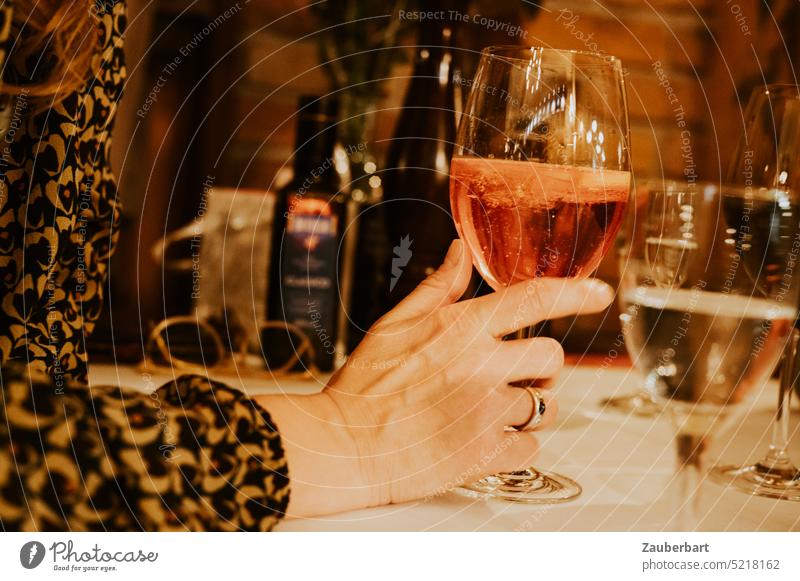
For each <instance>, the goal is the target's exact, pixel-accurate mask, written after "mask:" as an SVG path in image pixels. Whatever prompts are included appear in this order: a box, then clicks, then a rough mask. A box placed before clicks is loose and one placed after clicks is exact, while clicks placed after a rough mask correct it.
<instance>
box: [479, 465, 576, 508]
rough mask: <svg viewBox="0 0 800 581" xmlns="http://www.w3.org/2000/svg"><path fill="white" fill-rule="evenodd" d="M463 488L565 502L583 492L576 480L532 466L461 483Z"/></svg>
mask: <svg viewBox="0 0 800 581" xmlns="http://www.w3.org/2000/svg"><path fill="white" fill-rule="evenodd" d="M464 488H465V489H467V490H470V491H472V492H477V493H479V494H482V495H484V496H486V497H488V498H497V499H500V500H506V501H509V502H521V503H525V504H557V503H561V502H568V501H570V500H573V499H574V498H577V497H578V496H580V495H581V492H583V489H582V488H581V486H580V484H578V483H577V482H575V481H574V480H572V479H571V478H567V477H566V476H561V475H560V474H555V473H553V472H540V471H538V470H536V469H534V468H527V469H525V470H517V471H516V472H501V473H500V474H493V475H491V476H487V477H486V478H482V479H481V480H478V481H477V482H472V483H470V484H467V485H464Z"/></svg>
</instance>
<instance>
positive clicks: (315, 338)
mask: <svg viewBox="0 0 800 581" xmlns="http://www.w3.org/2000/svg"><path fill="white" fill-rule="evenodd" d="M298 109H299V110H298V121H297V134H296V140H295V152H294V163H293V167H294V177H293V178H292V180H291V182H289V184H288V185H287V186H286V187H284V188H283V189H282V190H281V191H280V192H278V204H277V208H276V220H275V236H274V239H273V240H274V243H273V258H272V267H271V272H272V277H271V284H270V291H269V294H270V299H269V313H270V318H271V319H273V320H279V321H285V322H288V323H292V324H294V325H297V326H298V327H299V328H300V329H302V330H303V332H304V333H305V334H306V336H307V337H308V338H309V339H310V340H311V343H312V345H313V347H314V352H315V363H316V365H317V367H319V368H320V369H321V370H323V371H329V370H331V369H332V368H333V364H334V355H335V347H336V333H337V329H336V322H337V321H336V319H337V316H336V315H337V310H338V306H339V299H338V297H339V293H338V284H337V271H338V255H339V242H340V240H341V232H342V224H343V221H344V215H343V211H344V204H343V200H342V199H341V194H340V193H339V174H338V173H337V172H336V170H335V167H334V161H333V154H334V147H335V145H336V121H337V113H338V103H337V101H336V100H334V99H330V98H325V99H323V98H318V97H309V96H306V97H301V99H300V103H299V106H298ZM287 339H290V340H287ZM291 339H292V335H291V334H289V335H288V336H284V337H283V341H280V340H275V338H274V334H273V339H272V340H268V339H267V340H265V343H266V344H265V345H264V351H265V354H266V355H267V359H268V361H269V362H270V364H271V366H274V365H273V364H277V365H280V364H281V362H283V361H288V360H289V359H291V357H292V356H293V351H296V350H297V349H298V348H299V345H298V344H297V340H296V338H295V339H294V340H291Z"/></svg>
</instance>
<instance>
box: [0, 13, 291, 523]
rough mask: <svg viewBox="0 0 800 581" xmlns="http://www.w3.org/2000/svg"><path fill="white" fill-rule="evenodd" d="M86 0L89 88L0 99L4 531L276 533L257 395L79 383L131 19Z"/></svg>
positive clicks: (207, 384)
mask: <svg viewBox="0 0 800 581" xmlns="http://www.w3.org/2000/svg"><path fill="white" fill-rule="evenodd" d="M87 4H88V3H87ZM92 4H93V18H95V20H96V25H97V26H96V31H97V45H98V50H97V51H96V54H95V56H94V58H93V61H92V66H91V71H89V74H88V75H87V80H86V84H85V85H84V87H83V89H82V90H80V91H76V92H74V93H73V94H71V95H69V96H68V97H67V98H66V99H64V100H63V101H61V102H59V103H58V104H56V105H54V106H52V107H50V108H49V109H46V110H44V111H39V110H38V108H34V107H33V106H31V104H30V102H29V100H28V99H27V96H26V95H25V94H22V95H20V96H19V97H17V98H16V99H14V100H13V101H11V100H9V99H6V100H5V101H6V102H5V103H4V107H3V109H2V112H1V114H2V116H4V117H5V123H4V125H3V127H4V130H3V131H2V133H0V154H2V161H0V164H2V165H0V285H2V306H1V307H0V363H1V364H2V371H1V372H0V529H2V530H4V531H11V530H72V531H82V530H161V531H165V530H269V529H271V528H272V527H273V526H274V525H275V524H276V523H277V522H278V520H279V519H280V518H281V516H282V515H283V514H284V513H285V511H286V508H287V505H288V501H289V479H288V468H287V465H286V461H285V459H284V453H283V448H282V444H281V440H280V436H279V434H278V431H277V429H276V427H275V426H274V424H273V422H272V420H271V419H270V416H269V414H268V413H267V412H266V411H265V410H264V409H263V408H261V407H260V406H259V405H258V404H257V403H255V402H254V401H252V400H249V399H247V398H246V397H245V396H243V395H242V394H241V393H240V392H238V391H236V390H233V389H231V388H229V387H227V386H225V385H222V384H219V383H215V382H212V381H210V380H208V379H207V378H204V377H200V376H184V377H181V378H179V379H178V380H176V381H175V382H173V383H170V384H168V385H165V386H163V387H161V388H160V389H158V390H156V391H154V392H153V393H151V394H149V395H145V394H142V393H140V392H137V391H132V390H128V389H125V388H122V387H115V386H109V387H103V388H98V387H95V386H92V387H89V386H88V384H87V382H86V377H87V370H88V369H87V365H88V362H87V356H86V345H85V341H86V338H87V336H88V334H89V333H90V332H91V330H92V327H93V325H94V323H95V321H96V320H97V318H98V316H99V313H100V310H101V305H102V300H103V288H104V281H105V277H106V271H107V268H108V261H109V258H110V256H111V254H112V253H113V251H114V246H115V242H116V229H115V225H116V224H117V223H118V219H119V206H118V203H117V190H116V185H115V181H114V176H113V175H112V173H111V168H110V167H109V159H110V147H111V138H110V135H111V130H112V127H113V119H114V115H115V112H116V109H117V102H118V100H119V98H120V96H121V90H122V85H123V82H124V79H125V67H124V62H123V51H122V32H123V29H124V26H125V18H126V16H125V8H124V4H123V3H122V2H110V1H104V2H96V3H92ZM12 17H13V2H10V1H9V0H4V1H3V2H2V4H1V5H0V69H2V79H5V80H6V81H8V80H9V79H13V80H14V82H15V83H17V84H21V81H20V79H29V78H31V76H32V75H31V73H30V72H28V71H20V70H16V69H15V67H14V65H13V64H12V59H11V58H7V57H9V53H11V52H12V51H13V50H14V44H13V43H14V40H15V38H16V37H17V35H16V34H15V32H14V27H13V26H12ZM23 38H24V37H23ZM34 78H35V77H34ZM22 83H24V81H23V82H22Z"/></svg>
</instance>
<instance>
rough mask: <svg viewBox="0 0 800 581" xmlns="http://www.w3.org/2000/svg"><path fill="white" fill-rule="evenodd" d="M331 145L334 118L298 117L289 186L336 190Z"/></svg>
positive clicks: (336, 177)
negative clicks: (292, 172)
mask: <svg viewBox="0 0 800 581" xmlns="http://www.w3.org/2000/svg"><path fill="white" fill-rule="evenodd" d="M335 146H336V128H335V121H334V120H332V119H331V118H328V117H323V116H321V115H317V116H309V117H301V118H300V121H299V122H298V125H297V137H296V139H295V148H294V149H295V151H294V162H293V168H294V179H293V180H292V188H293V189H299V188H302V189H305V190H309V189H316V190H322V191H334V192H335V191H336V190H337V189H338V174H337V173H336V168H335V166H334V160H333V154H334V148H335Z"/></svg>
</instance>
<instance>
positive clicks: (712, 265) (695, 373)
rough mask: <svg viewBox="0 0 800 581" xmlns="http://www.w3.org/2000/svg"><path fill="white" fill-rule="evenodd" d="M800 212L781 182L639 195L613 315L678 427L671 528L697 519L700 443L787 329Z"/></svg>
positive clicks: (676, 186)
mask: <svg viewBox="0 0 800 581" xmlns="http://www.w3.org/2000/svg"><path fill="white" fill-rule="evenodd" d="M771 167H772V168H773V169H774V167H775V164H774V163H772V164H771ZM798 218H800V216H798V207H797V205H796V202H795V201H794V200H793V198H792V194H791V192H790V191H788V190H786V189H783V188H782V187H770V188H766V187H764V188H759V187H755V186H752V185H750V186H736V185H727V184H723V185H721V186H720V187H716V186H711V185H705V186H703V187H698V184H696V183H693V182H688V183H687V182H663V183H662V184H661V185H660V186H652V187H650V188H648V189H647V190H641V189H637V191H636V197H635V200H634V202H633V204H632V208H631V210H630V211H629V214H628V217H627V220H626V225H625V227H624V228H623V235H622V236H621V242H622V244H621V256H620V257H621V260H620V267H621V280H620V290H619V297H620V302H621V310H622V315H621V318H622V322H623V330H624V332H625V343H626V346H627V348H628V351H629V352H630V354H631V358H632V359H633V360H634V362H635V364H636V366H637V367H638V368H639V369H640V370H641V371H642V372H643V373H645V374H648V375H650V376H651V377H652V378H653V380H654V382H655V390H654V394H655V397H656V398H657V400H658V401H659V403H660V404H661V405H662V406H663V409H664V410H665V411H666V412H668V414H669V417H670V418H671V419H672V421H673V425H674V429H675V431H676V434H677V436H676V446H677V453H678V467H679V470H678V474H677V475H676V478H674V479H673V481H672V487H671V488H672V490H671V491H670V492H671V493H672V494H673V497H674V499H675V500H676V501H677V504H676V507H675V510H674V511H673V521H672V522H671V523H670V524H671V527H670V528H675V529H678V530H688V529H692V528H694V527H695V526H696V524H697V518H696V516H697V515H696V509H697V504H698V502H699V495H698V494H697V492H698V491H699V485H700V483H701V482H702V477H703V476H704V466H703V464H704V456H705V451H706V450H707V448H708V442H709V440H710V438H711V436H712V435H713V434H715V433H716V432H719V431H721V430H722V429H723V427H724V426H725V424H727V423H728V420H734V419H735V418H737V417H738V416H739V414H738V412H739V411H741V409H742V406H741V405H740V404H741V403H742V402H743V401H744V400H745V397H746V396H747V395H748V394H749V393H750V392H752V391H753V390H755V389H757V388H759V387H761V386H762V385H763V384H764V383H765V382H766V381H767V380H768V379H769V377H770V375H771V374H772V372H773V370H774V369H775V365H776V364H777V362H778V360H779V358H780V355H781V352H782V351H783V347H784V345H785V344H786V341H787V339H788V337H789V336H790V333H791V331H792V328H793V326H794V320H795V317H796V315H797V292H796V289H795V286H796V285H795V284H794V282H793V281H792V276H791V274H792V272H791V270H792V267H791V259H790V258H789V253H790V249H791V246H792V243H793V240H795V239H796V237H797V236H799V235H800V223H799V220H798Z"/></svg>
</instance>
